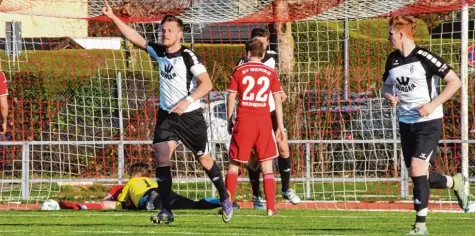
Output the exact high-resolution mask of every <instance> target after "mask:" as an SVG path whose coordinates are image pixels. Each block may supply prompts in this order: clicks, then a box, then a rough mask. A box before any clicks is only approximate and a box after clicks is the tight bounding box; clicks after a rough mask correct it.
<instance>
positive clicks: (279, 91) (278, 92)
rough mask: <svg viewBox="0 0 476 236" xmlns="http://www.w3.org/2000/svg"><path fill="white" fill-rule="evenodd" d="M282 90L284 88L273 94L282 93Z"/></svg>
mask: <svg viewBox="0 0 476 236" xmlns="http://www.w3.org/2000/svg"><path fill="white" fill-rule="evenodd" d="M282 92H283V90H281V91H279V92H274V93H273V94H277V93H282Z"/></svg>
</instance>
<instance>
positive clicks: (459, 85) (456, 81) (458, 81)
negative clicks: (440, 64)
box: [453, 79, 463, 89]
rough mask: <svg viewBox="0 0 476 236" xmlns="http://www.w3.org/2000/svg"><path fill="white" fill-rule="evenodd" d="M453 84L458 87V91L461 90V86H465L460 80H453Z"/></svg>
mask: <svg viewBox="0 0 476 236" xmlns="http://www.w3.org/2000/svg"><path fill="white" fill-rule="evenodd" d="M453 83H454V86H455V87H457V88H458V89H459V88H461V86H463V83H462V82H461V80H460V79H455V80H453Z"/></svg>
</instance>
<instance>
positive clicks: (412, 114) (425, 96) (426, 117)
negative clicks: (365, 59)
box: [382, 16, 468, 234]
mask: <svg viewBox="0 0 476 236" xmlns="http://www.w3.org/2000/svg"><path fill="white" fill-rule="evenodd" d="M389 26H390V29H389V40H390V42H391V44H392V47H393V48H394V49H396V50H395V51H394V52H392V53H390V55H388V57H387V62H386V65H385V72H384V74H383V81H384V83H383V87H382V95H383V96H384V97H385V98H386V99H387V100H388V101H389V102H391V103H392V105H393V106H397V105H398V107H397V114H398V117H399V126H400V138H401V145H402V152H403V156H404V159H405V165H406V166H407V168H409V173H410V175H411V178H412V181H413V199H414V209H415V211H416V222H415V225H414V227H413V229H412V230H411V231H410V232H409V234H428V230H427V228H426V224H425V220H426V215H427V213H428V201H429V197H430V188H436V189H444V188H451V189H454V191H455V194H456V197H457V199H458V203H459V205H460V207H461V208H463V209H466V208H467V205H468V199H467V196H466V195H465V192H464V185H465V181H466V179H465V177H464V176H463V175H462V174H461V173H459V174H457V175H455V176H453V177H451V176H445V175H442V174H439V173H435V172H429V171H428V168H429V166H430V165H433V164H434V159H435V156H436V152H437V146H438V141H439V139H440V136H441V132H442V131H441V125H442V117H443V107H442V104H443V103H444V102H445V101H446V100H448V99H450V98H451V97H452V96H453V95H454V94H455V93H456V91H457V90H458V89H459V88H460V87H461V81H460V80H459V78H458V76H457V75H456V74H455V72H454V71H453V70H452V68H451V66H450V65H448V64H447V63H446V62H445V61H444V60H443V59H442V58H441V57H439V56H438V55H435V54H434V53H432V52H430V51H428V50H426V49H424V48H421V47H418V46H416V45H415V42H414V40H413V34H414V30H415V26H416V24H415V19H414V18H413V17H411V16H394V17H392V18H391V19H390V21H389ZM435 76H437V77H439V78H442V79H443V80H444V81H445V82H446V87H445V89H444V90H443V91H442V92H441V94H440V95H438V94H437V86H438V80H437V79H436V78H435Z"/></svg>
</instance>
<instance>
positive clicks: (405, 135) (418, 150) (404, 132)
mask: <svg viewBox="0 0 476 236" xmlns="http://www.w3.org/2000/svg"><path fill="white" fill-rule="evenodd" d="M399 125H400V140H401V142H402V152H403V158H404V160H405V165H406V166H407V168H410V166H411V161H412V158H418V159H422V160H425V161H427V162H428V163H430V165H432V166H433V165H434V164H435V156H436V152H437V148H438V142H439V140H440V137H441V125H442V121H441V119H435V120H430V121H425V122H418V123H413V124H407V123H403V122H400V123H399Z"/></svg>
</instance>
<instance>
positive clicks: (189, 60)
mask: <svg viewBox="0 0 476 236" xmlns="http://www.w3.org/2000/svg"><path fill="white" fill-rule="evenodd" d="M103 14H104V15H106V16H107V17H109V18H110V19H111V20H112V21H113V22H114V23H115V24H116V26H117V27H118V28H119V30H120V31H121V33H122V34H123V35H124V36H125V37H126V38H127V39H128V40H129V41H131V42H132V43H134V44H135V45H136V46H138V47H140V48H142V49H144V50H146V51H147V52H148V53H149V54H150V56H152V57H153V58H154V59H155V60H157V61H158V62H159V73H160V109H159V111H158V114H157V122H156V127H155V133H154V140H153V146H154V150H155V162H156V166H157V168H156V178H157V182H158V184H159V194H160V196H161V199H162V209H161V210H160V212H159V214H158V220H159V221H163V222H164V223H171V222H173V221H174V215H173V214H172V210H171V206H170V196H171V193H172V174H171V170H170V159H171V158H172V155H173V153H174V150H175V148H176V147H177V143H178V142H179V141H181V142H182V143H183V144H184V145H185V146H186V147H187V148H188V149H189V150H191V151H192V153H193V154H194V156H195V157H196V158H197V160H198V161H199V162H200V164H201V165H202V166H203V167H204V169H205V172H206V173H207V175H208V176H209V177H210V179H211V180H212V182H213V184H214V185H215V187H216V188H217V190H218V193H219V195H220V201H221V204H222V208H223V209H222V210H223V211H224V212H225V213H230V214H231V213H232V211H233V206H232V203H231V202H230V199H229V195H228V193H227V191H226V188H225V184H224V181H223V178H222V175H221V171H220V168H219V167H218V165H217V164H216V162H215V161H214V160H213V159H212V157H211V156H210V154H209V153H208V150H207V146H208V145H207V125H206V123H205V119H204V117H203V110H202V109H201V108H200V98H201V97H203V96H204V95H206V94H208V93H209V92H210V90H211V89H212V83H211V81H210V77H209V75H208V73H207V70H206V68H205V66H204V65H203V64H202V62H201V60H200V58H199V57H198V56H197V55H196V54H195V53H194V52H193V51H191V50H190V49H188V48H186V47H184V46H183V45H182V44H181V40H182V37H183V22H182V20H180V19H179V18H177V17H175V16H170V15H167V16H165V17H164V18H163V19H162V22H161V25H162V44H157V43H152V42H146V40H145V39H144V37H142V36H141V35H140V34H139V33H138V32H137V31H136V30H134V29H132V28H131V27H129V26H128V25H127V24H125V23H124V22H123V21H122V20H121V19H119V18H118V17H117V16H116V15H115V14H114V13H113V11H112V9H111V7H110V6H109V4H108V3H107V2H106V0H105V6H104V8H103Z"/></svg>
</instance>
